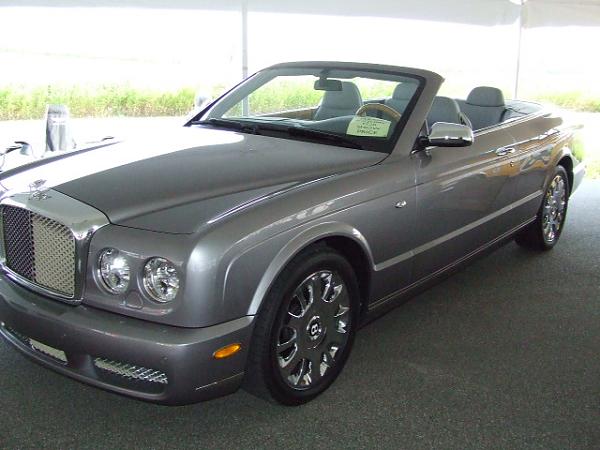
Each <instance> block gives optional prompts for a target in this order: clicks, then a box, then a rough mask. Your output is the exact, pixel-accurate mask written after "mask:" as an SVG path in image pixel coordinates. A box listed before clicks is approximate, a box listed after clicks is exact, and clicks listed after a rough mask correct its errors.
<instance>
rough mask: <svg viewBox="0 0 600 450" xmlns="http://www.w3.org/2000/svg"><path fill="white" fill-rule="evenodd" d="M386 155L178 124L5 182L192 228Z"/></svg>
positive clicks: (114, 213)
mask: <svg viewBox="0 0 600 450" xmlns="http://www.w3.org/2000/svg"><path fill="white" fill-rule="evenodd" d="M150 132H151V130H150ZM150 132H149V135H150V134H151V133H150ZM385 156H387V155H384V154H382V153H376V152H370V151H364V150H355V149H350V148H341V147H335V146H330V145H322V144H314V143H308V142H302V141H297V140H288V139H280V138H273V137H267V136H256V135H248V134H242V133H237V132H232V131H226V130H214V129H208V128H200V127H196V128H177V129H174V130H173V131H172V132H169V133H166V134H163V135H162V136H161V137H159V138H156V137H147V138H141V139H135V140H133V141H131V142H127V143H117V144H114V145H107V146H102V147H99V148H96V149H92V150H87V151H85V150H84V151H81V152H78V153H74V154H70V155H64V157H60V158H52V159H49V160H47V161H43V162H42V161H39V162H37V163H36V164H34V165H32V166H30V167H25V168H22V169H21V170H16V171H11V172H10V173H6V174H5V176H3V177H2V180H1V183H2V186H3V188H4V190H5V191H9V192H8V193H7V194H8V195H10V193H11V192H23V191H28V190H30V188H29V186H30V185H31V183H32V182H34V181H37V180H44V182H45V183H44V188H53V189H55V190H57V191H59V192H62V193H63V194H66V195H68V196H70V197H73V198H75V199H78V200H80V201H82V202H84V203H87V204H89V205H91V206H93V207H95V208H97V209H99V210H100V211H102V212H103V213H104V214H106V216H107V217H108V218H109V220H110V221H111V222H112V223H114V224H119V225H124V226H129V227H135V228H143V229H148V230H152V231H162V232H171V233H192V232H194V231H196V230H198V229H199V228H200V227H201V226H202V225H203V224H206V223H208V222H210V220H211V219H213V218H214V217H216V216H218V215H220V214H222V213H224V212H227V211H230V210H232V209H239V208H241V207H243V206H244V205H248V204H253V203H255V202H257V201H260V200H261V199H264V198H268V197H270V196H272V195H273V194H275V193H277V192H281V191H283V190H288V189H290V188H293V187H294V186H297V185H299V184H303V183H306V182H309V181H313V180H316V179H319V178H322V177H326V176H330V175H334V174H338V173H342V172H347V171H350V170H355V169H359V168H363V167H367V166H370V165H373V164H376V163H377V162H379V161H381V160H382V159H383V158H384V157H385Z"/></svg>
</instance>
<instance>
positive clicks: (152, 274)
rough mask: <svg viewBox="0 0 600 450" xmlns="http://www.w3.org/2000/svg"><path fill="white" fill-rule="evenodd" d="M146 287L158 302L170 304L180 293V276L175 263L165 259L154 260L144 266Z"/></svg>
mask: <svg viewBox="0 0 600 450" xmlns="http://www.w3.org/2000/svg"><path fill="white" fill-rule="evenodd" d="M144 287H145V288H146V291H147V292H148V294H150V297H152V298H153V299H154V300H156V301H157V302H161V303H166V302H170V301H171V300H173V299H174V298H175V297H176V296H177V291H179V275H177V269H175V266H174V265H173V263H172V262H171V261H169V260H167V259H165V258H152V259H151V260H150V261H148V262H147V263H146V265H145V266H144Z"/></svg>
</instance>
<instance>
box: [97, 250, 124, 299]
mask: <svg viewBox="0 0 600 450" xmlns="http://www.w3.org/2000/svg"><path fill="white" fill-rule="evenodd" d="M98 274H99V275H100V279H101V280H102V284H103V285H104V287H105V288H106V289H107V290H108V291H109V292H111V293H113V294H123V293H124V292H125V291H126V290H127V288H128V287H129V279H130V278H131V271H130V269H129V264H128V263H127V259H125V257H123V256H121V255H119V251H118V250H116V249H114V248H107V249H105V250H102V253H100V256H99V258H98Z"/></svg>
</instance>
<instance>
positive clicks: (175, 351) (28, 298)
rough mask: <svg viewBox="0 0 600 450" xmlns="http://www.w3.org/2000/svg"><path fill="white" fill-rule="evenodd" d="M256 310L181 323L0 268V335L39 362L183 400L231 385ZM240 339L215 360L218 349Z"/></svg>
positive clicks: (119, 388) (140, 394) (138, 393)
mask: <svg viewBox="0 0 600 450" xmlns="http://www.w3.org/2000/svg"><path fill="white" fill-rule="evenodd" d="M253 326H254V317H253V316H248V317H242V318H240V319H236V320H233V321H231V322H226V323H222V324H219V325H214V326H212V327H207V328H179V327H173V326H168V325H161V324H156V323H152V322H146V321H143V320H139V319H133V318H128V317H126V316H122V315H119V314H114V313H110V312H106V311H102V310H99V309H95V308H91V307H89V306H85V305H80V306H71V305H67V304H63V303H60V302H57V301H54V300H51V299H49V298H46V297H44V296H41V295H39V294H36V293H33V292H31V291H29V290H27V289H25V288H23V287H21V286H18V285H16V284H14V283H13V282H12V281H9V280H7V279H6V278H5V276H4V275H1V276H0V335H1V336H3V337H4V338H5V339H6V341H8V342H9V343H10V344H12V345H13V346H14V347H16V348H17V349H18V350H20V351H21V352H23V353H25V354H26V355H27V356H29V357H30V358H31V359H33V360H34V361H36V362H37V363H39V364H41V365H43V366H46V367H48V368H51V369H53V370H55V371H57V372H59V373H62V374H64V375H67V376H70V377H72V378H75V379H76V380H79V381H83V382H85V383H88V384H91V385H93V386H97V387H100V388H103V389H106V390H109V391H112V392H116V393H119V394H124V395H128V396H131V397H135V398H138V399H141V400H146V401H151V402H155V403H161V404H169V405H182V404H188V403H195V402H198V401H202V400H208V399H211V398H214V397H219V396H222V395H226V394H229V393H232V392H234V391H236V390H237V389H238V388H239V386H240V384H241V381H242V378H243V372H244V367H245V363H246V356H247V351H248V344H249V342H250V337H251V335H252V329H253ZM236 342H239V343H241V344H242V350H241V351H239V352H238V353H236V354H235V355H233V356H231V357H229V358H226V359H222V360H216V359H214V358H213V353H214V352H215V350H217V349H219V348H221V347H223V346H225V345H228V344H232V343H236Z"/></svg>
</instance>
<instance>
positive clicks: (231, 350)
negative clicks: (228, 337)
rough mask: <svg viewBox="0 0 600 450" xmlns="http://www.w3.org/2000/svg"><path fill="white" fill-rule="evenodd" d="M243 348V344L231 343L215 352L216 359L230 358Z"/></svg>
mask: <svg viewBox="0 0 600 450" xmlns="http://www.w3.org/2000/svg"><path fill="white" fill-rule="evenodd" d="M241 349H242V344H229V345H226V346H225V347H222V348H220V349H219V350H217V351H216V352H214V353H213V356H214V357H215V359H223V358H229V357H230V356H233V355H235V354H236V353H237V352H239V351H240V350H241Z"/></svg>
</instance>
